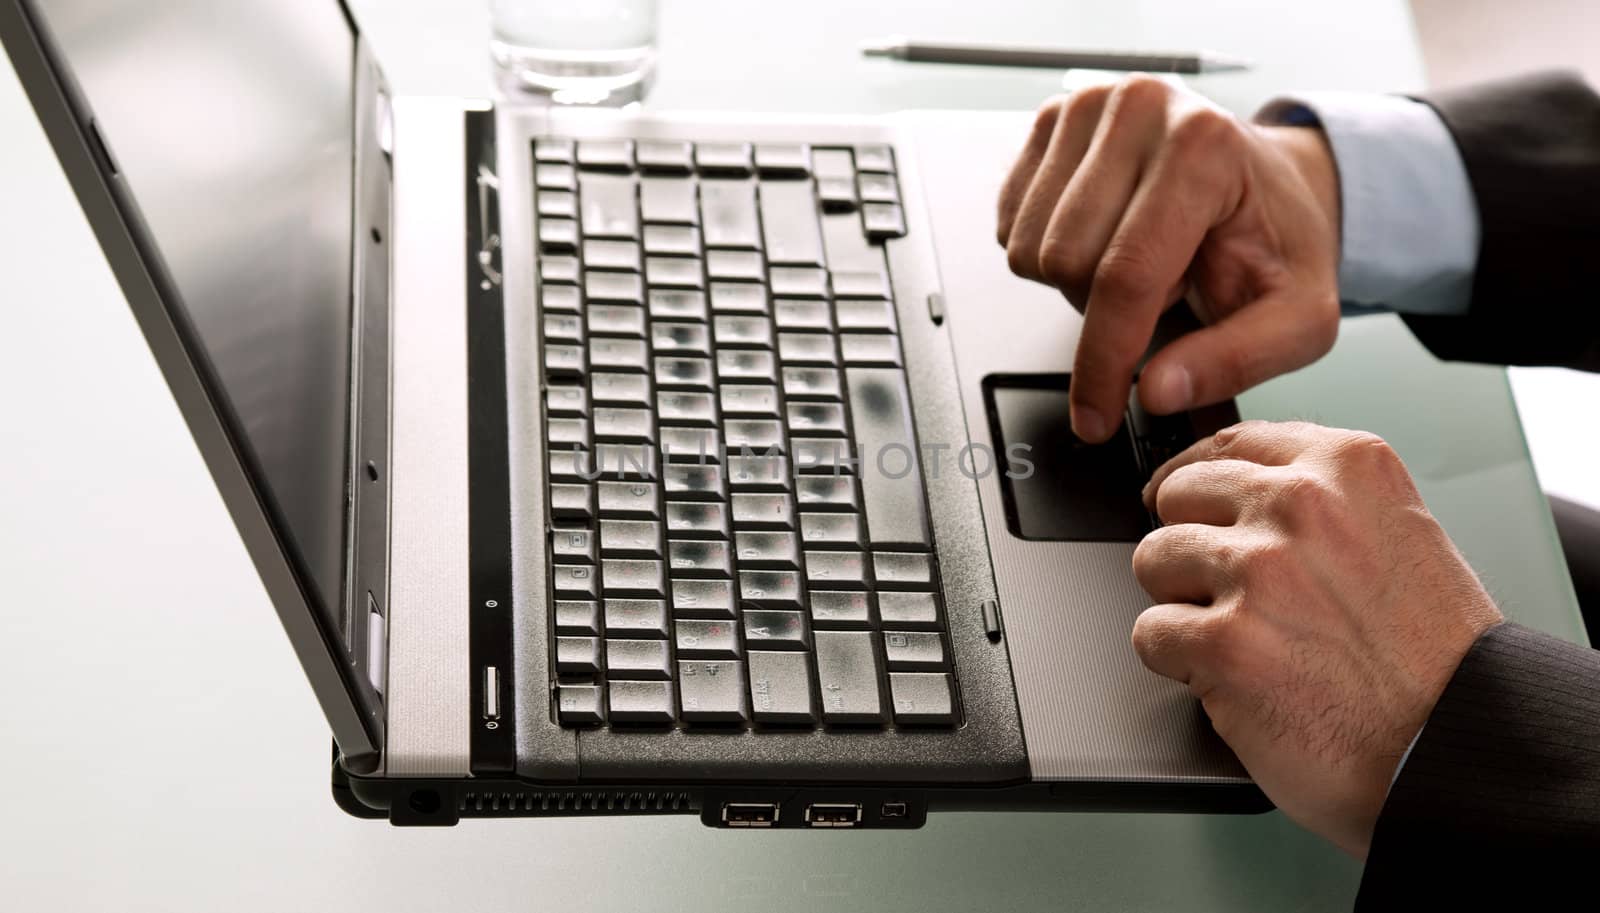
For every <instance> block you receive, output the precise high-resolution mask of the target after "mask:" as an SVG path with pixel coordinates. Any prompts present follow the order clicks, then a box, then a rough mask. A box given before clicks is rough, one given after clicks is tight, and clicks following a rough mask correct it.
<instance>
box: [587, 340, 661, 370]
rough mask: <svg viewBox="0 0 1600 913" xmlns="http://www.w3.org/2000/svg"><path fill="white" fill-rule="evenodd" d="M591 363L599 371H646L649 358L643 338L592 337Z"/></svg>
mask: <svg viewBox="0 0 1600 913" xmlns="http://www.w3.org/2000/svg"><path fill="white" fill-rule="evenodd" d="M589 365H590V367H592V368H594V369H595V370H597V371H603V370H607V369H612V370H617V371H645V370H647V369H648V365H649V360H648V356H647V355H646V354H645V345H644V340H643V339H591V340H590V341H589Z"/></svg>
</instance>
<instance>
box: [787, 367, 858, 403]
mask: <svg viewBox="0 0 1600 913" xmlns="http://www.w3.org/2000/svg"><path fill="white" fill-rule="evenodd" d="M783 395H784V396H786V397H788V398H789V399H826V400H840V399H843V398H844V385H843V384H842V383H840V382H839V372H838V370H837V369H834V368H784V369H783Z"/></svg>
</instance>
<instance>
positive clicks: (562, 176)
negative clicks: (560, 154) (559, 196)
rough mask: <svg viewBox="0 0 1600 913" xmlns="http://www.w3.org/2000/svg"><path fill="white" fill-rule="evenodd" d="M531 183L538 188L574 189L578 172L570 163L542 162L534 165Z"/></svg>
mask: <svg viewBox="0 0 1600 913" xmlns="http://www.w3.org/2000/svg"><path fill="white" fill-rule="evenodd" d="M533 183H534V185H535V186H536V187H538V188H539V189H540V190H567V191H571V190H576V189H577V187H578V173H577V172H576V171H575V170H573V167H572V166H571V165H565V164H560V163H557V162H544V163H540V164H538V165H536V166H534V169H533Z"/></svg>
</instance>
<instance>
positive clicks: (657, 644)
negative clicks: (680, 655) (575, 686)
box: [606, 637, 672, 681]
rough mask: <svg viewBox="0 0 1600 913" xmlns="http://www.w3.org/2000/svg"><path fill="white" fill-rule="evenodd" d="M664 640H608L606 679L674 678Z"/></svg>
mask: <svg viewBox="0 0 1600 913" xmlns="http://www.w3.org/2000/svg"><path fill="white" fill-rule="evenodd" d="M668 663H669V660H668V657H667V642H666V641H664V640H625V639H622V638H615V637H613V638H608V639H607V640H606V678H608V679H611V680H612V681H615V680H617V679H622V678H627V679H646V680H661V679H668V678H671V677H672V668H671V666H670V665H668Z"/></svg>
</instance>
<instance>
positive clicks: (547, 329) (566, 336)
mask: <svg viewBox="0 0 1600 913" xmlns="http://www.w3.org/2000/svg"><path fill="white" fill-rule="evenodd" d="M544 338H545V341H546V342H576V343H581V342H583V320H582V319H581V318H580V317H578V315H577V314H561V313H555V314H545V315H544Z"/></svg>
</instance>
